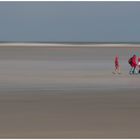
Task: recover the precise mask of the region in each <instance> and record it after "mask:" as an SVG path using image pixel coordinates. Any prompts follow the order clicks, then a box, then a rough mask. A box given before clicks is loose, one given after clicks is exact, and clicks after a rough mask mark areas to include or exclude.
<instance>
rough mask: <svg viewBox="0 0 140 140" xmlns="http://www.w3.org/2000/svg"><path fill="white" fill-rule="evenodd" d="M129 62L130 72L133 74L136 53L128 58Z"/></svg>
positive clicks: (135, 65) (135, 64)
mask: <svg viewBox="0 0 140 140" xmlns="http://www.w3.org/2000/svg"><path fill="white" fill-rule="evenodd" d="M129 64H130V66H131V69H130V72H129V73H130V74H135V70H136V67H137V62H136V55H135V54H134V55H133V56H132V58H130V59H129Z"/></svg>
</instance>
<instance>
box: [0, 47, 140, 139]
mask: <svg viewBox="0 0 140 140" xmlns="http://www.w3.org/2000/svg"><path fill="white" fill-rule="evenodd" d="M134 53H136V55H139V54H140V48H139V47H138V46H137V47H135V45H134V46H133V45H129V46H128V47H126V46H125V47H124V46H123V45H122V46H121V45H119V47H118V46H112V47H111V46H109V47H107V46H104V47H103V46H100V47H99V46H94V47H91V46H90V47H89V46H86V45H85V46H82V47H80V46H78V47H77V46H75V47H74V46H72V47H71V46H65V45H61V46H60V45H58V46H57V45H53V46H52V45H50V46H49V45H48V46H40V45H35V46H34V45H30V47H27V46H26V45H21V46H18V45H11V46H10V45H4V46H2V45H1V46H0V124H1V125H0V138H140V133H139V132H140V75H129V74H128V73H129V69H130V67H129V64H128V59H129V57H130V56H131V55H132V54H134ZM116 54H117V55H119V59H120V66H121V73H122V74H120V75H118V74H115V75H114V74H112V72H113V70H114V57H115V55H116Z"/></svg>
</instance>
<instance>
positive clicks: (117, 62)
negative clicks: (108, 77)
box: [113, 55, 120, 74]
mask: <svg viewBox="0 0 140 140" xmlns="http://www.w3.org/2000/svg"><path fill="white" fill-rule="evenodd" d="M114 63H115V71H114V72H113V73H114V74H115V73H118V74H120V64H119V57H118V55H116V57H115V61H114Z"/></svg>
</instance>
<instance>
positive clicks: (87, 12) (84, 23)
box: [0, 1, 140, 42]
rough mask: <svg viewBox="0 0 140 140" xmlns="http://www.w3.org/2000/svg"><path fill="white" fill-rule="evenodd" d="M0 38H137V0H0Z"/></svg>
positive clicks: (139, 34)
mask: <svg viewBox="0 0 140 140" xmlns="http://www.w3.org/2000/svg"><path fill="white" fill-rule="evenodd" d="M0 41H92V42H93V41H140V2H94V1H91V2H67V1H65V2H53V1H51V2H49V1H46V2H2V1H1V2H0Z"/></svg>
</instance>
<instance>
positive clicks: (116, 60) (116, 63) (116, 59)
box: [115, 56, 119, 66]
mask: <svg viewBox="0 0 140 140" xmlns="http://www.w3.org/2000/svg"><path fill="white" fill-rule="evenodd" d="M115 65H117V66H118V65H119V59H118V56H116V57H115Z"/></svg>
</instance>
